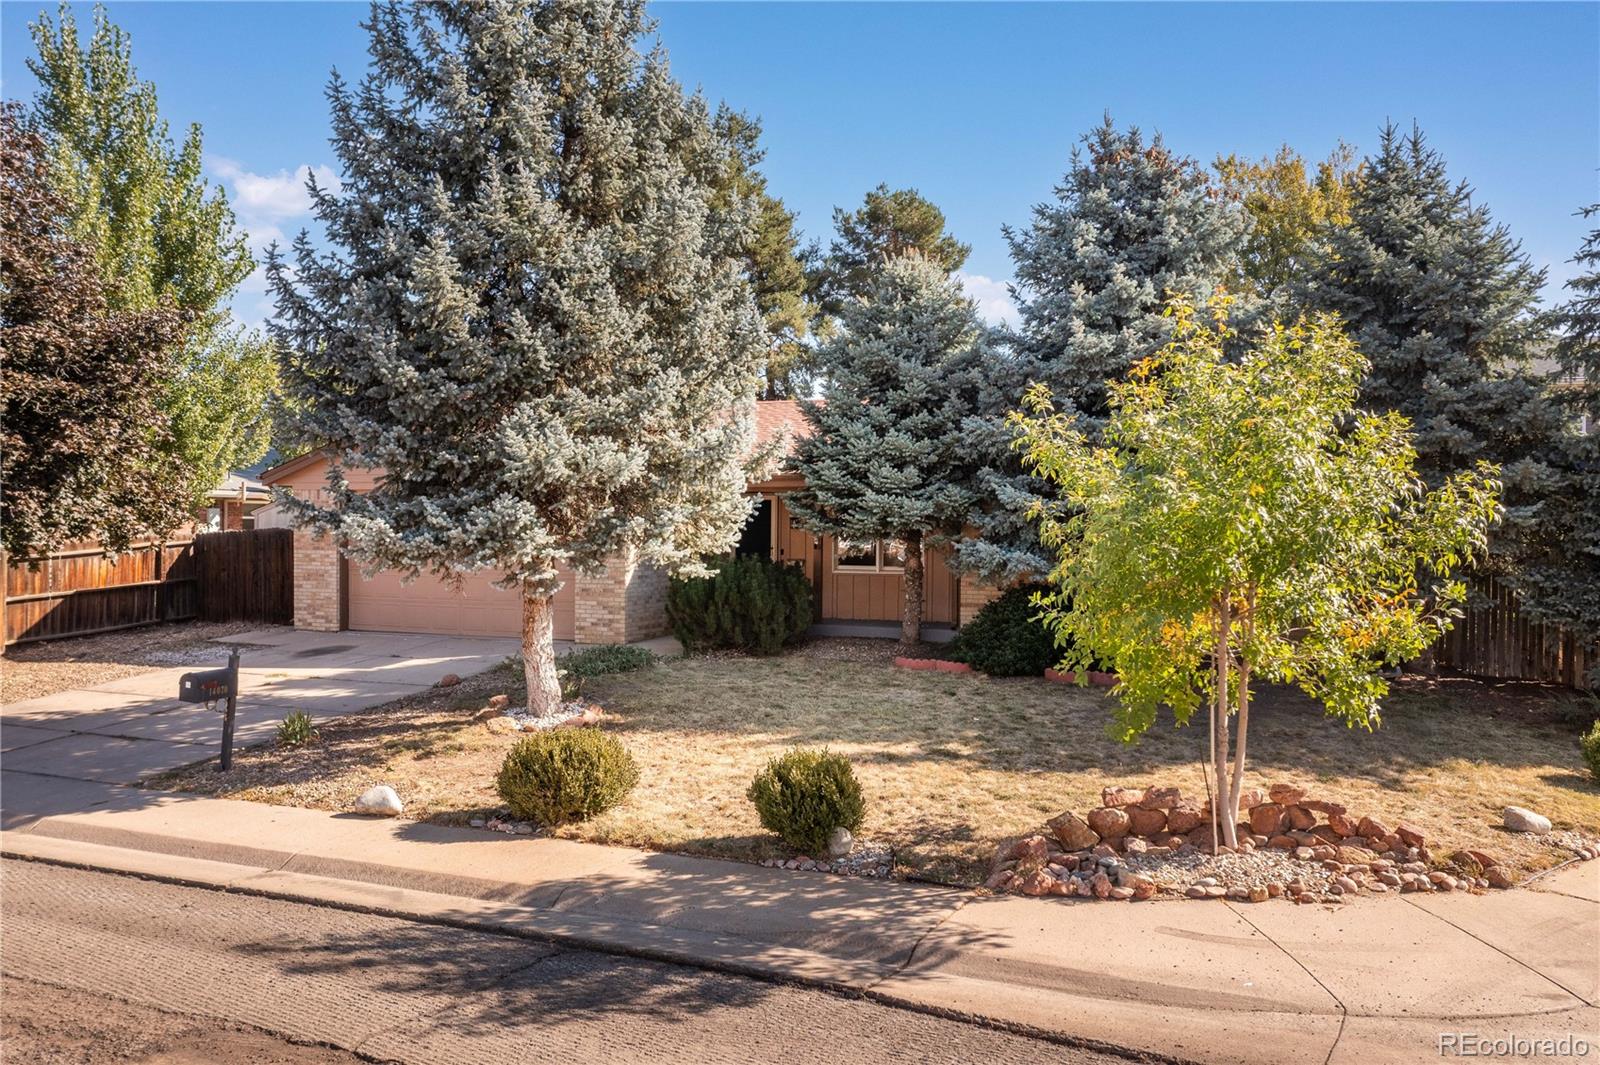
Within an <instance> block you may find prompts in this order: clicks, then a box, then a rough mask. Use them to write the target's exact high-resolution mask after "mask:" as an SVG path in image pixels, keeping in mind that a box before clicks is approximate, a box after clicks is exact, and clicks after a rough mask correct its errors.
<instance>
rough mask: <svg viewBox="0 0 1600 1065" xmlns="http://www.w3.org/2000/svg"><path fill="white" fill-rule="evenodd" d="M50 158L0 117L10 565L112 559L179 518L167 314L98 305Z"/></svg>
mask: <svg viewBox="0 0 1600 1065" xmlns="http://www.w3.org/2000/svg"><path fill="white" fill-rule="evenodd" d="M48 171H49V163H48V147H47V145H46V144H45V142H44V140H43V138H41V137H40V136H38V135H37V134H36V133H34V132H33V131H31V130H27V129H25V128H23V126H22V124H21V118H20V109H19V108H18V107H17V106H16V105H15V104H7V105H5V108H4V110H3V111H0V193H3V194H0V231H3V232H4V233H5V240H6V248H5V255H4V256H3V257H0V401H3V408H4V416H3V418H0V545H3V547H4V549H5V551H6V552H7V553H9V554H10V555H11V556H12V557H13V558H17V559H21V558H28V557H30V556H37V555H39V554H43V553H46V552H48V551H50V550H52V549H54V548H56V547H59V546H60V545H61V544H62V543H64V542H66V541H70V540H80V539H95V540H98V541H100V542H101V543H103V544H104V545H105V546H106V547H107V548H108V549H110V550H113V551H115V550H121V549H122V548H125V547H127V546H128V544H129V543H130V542H131V541H133V540H135V539H138V538H140V537H145V536H164V535H165V534H166V533H168V532H170V531H171V530H172V529H173V528H175V527H176V526H177V525H179V524H180V523H181V522H182V521H183V519H184V516H185V510H186V508H185V505H184V496H183V494H182V491H181V489H182V478H183V475H184V472H185V471H184V470H183V469H182V468H181V467H180V466H178V465H177V464H176V463H174V462H173V461H172V460H171V454H170V452H169V451H168V450H167V449H166V448H164V446H163V445H164V444H166V442H167V441H166V440H165V436H164V434H165V433H166V427H165V424H164V423H163V421H162V419H161V418H160V412H159V409H158V407H157V405H156V402H155V399H156V397H157V396H158V395H159V394H160V388H159V386H160V384H161V381H162V375H163V373H164V369H165V367H164V362H165V359H166V358H167V352H168V351H170V350H171V349H172V348H173V347H175V346H178V345H180V344H181V343H182V339H183V316H182V315H181V314H180V313H179V312H178V311H177V309H176V308H174V307H172V306H171V305H170V303H168V304H166V305H163V306H160V307H158V308H156V309H153V310H147V311H114V310H111V309H110V308H109V307H108V304H107V300H106V295H105V292H104V291H103V289H102V280H101V272H100V267H99V264H98V263H96V262H95V259H94V253H93V249H92V248H91V247H90V246H89V245H87V244H85V243H83V242H82V241H80V240H77V239H75V238H74V237H73V236H72V234H71V221H72V220H71V217H70V213H69V210H68V205H67V204H66V202H65V201H64V200H63V198H62V197H61V196H60V194H59V193H57V192H56V191H55V189H54V188H53V187H52V186H51V183H50V178H49V173H48Z"/></svg>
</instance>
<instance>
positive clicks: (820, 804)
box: [745, 748, 866, 854]
mask: <svg viewBox="0 0 1600 1065" xmlns="http://www.w3.org/2000/svg"><path fill="white" fill-rule="evenodd" d="M745 794H746V797H747V798H748V799H749V800H750V801H751V802H753V803H754V804H755V807H756V812H757V813H758V814H760V815H761V825H762V827H763V828H765V829H767V830H768V831H769V832H776V833H777V834H778V835H779V836H781V837H783V841H784V842H785V843H787V844H789V846H791V847H793V848H795V849H796V850H798V851H800V852H802V853H804V854H822V853H823V852H824V851H826V850H827V849H828V837H829V836H830V835H831V834H832V833H833V830H834V829H836V828H840V827H843V828H847V829H849V830H850V831H851V832H852V833H853V832H855V831H856V830H857V829H859V828H860V827H861V819H862V818H863V817H864V816H866V803H865V802H864V801H863V800H862V798H861V785H860V784H858V783H856V775H855V771H854V770H852V769H851V768H850V760H849V759H848V758H846V757H845V756H844V755H842V754H834V753H832V752H831V751H829V750H827V749H826V748H823V749H822V750H816V749H808V748H796V749H795V750H792V751H789V752H787V753H785V754H782V755H780V756H778V757H777V758H774V759H772V760H771V761H770V762H768V763H767V766H766V768H765V769H763V770H761V772H759V773H757V774H756V778H755V779H754V780H752V781H751V782H750V790H749V791H748V792H746V793H745Z"/></svg>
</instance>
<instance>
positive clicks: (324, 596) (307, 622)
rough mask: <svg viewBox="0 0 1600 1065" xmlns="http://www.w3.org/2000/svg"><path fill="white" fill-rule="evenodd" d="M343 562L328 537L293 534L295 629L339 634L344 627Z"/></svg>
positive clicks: (299, 532) (302, 532) (296, 531)
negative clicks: (341, 607) (342, 607)
mask: <svg viewBox="0 0 1600 1065" xmlns="http://www.w3.org/2000/svg"><path fill="white" fill-rule="evenodd" d="M343 583H344V560H343V559H342V558H340V557H339V550H338V548H336V547H334V546H333V540H332V539H331V538H330V537H327V536H322V537H316V536H312V535H311V534H310V533H308V532H305V531H302V530H300V529H296V530H295V531H294V627H295V628H297V629H311V630H313V631H315V632H338V631H339V630H340V629H341V628H342V627H343V621H344V619H343V616H342V611H341V610H340V606H341V602H342V599H343Z"/></svg>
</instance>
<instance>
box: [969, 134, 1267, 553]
mask: <svg viewBox="0 0 1600 1065" xmlns="http://www.w3.org/2000/svg"><path fill="white" fill-rule="evenodd" d="M1246 228H1247V222H1246V219H1245V217H1244V215H1243V212H1242V211H1241V210H1240V208H1239V207H1238V205H1237V204H1236V203H1232V202H1230V201H1228V200H1227V199H1226V198H1224V197H1223V196H1221V195H1220V193H1219V192H1218V190H1217V189H1216V188H1214V187H1213V186H1212V185H1211V183H1210V181H1209V179H1208V177H1207V175H1206V172H1205V171H1204V170H1203V169H1202V168H1201V167H1200V166H1199V165H1198V164H1196V163H1195V162H1194V161H1193V160H1191V159H1187V158H1183V157H1181V156H1178V155H1175V154H1174V153H1173V152H1172V151H1170V150H1169V149H1168V148H1167V147H1166V145H1165V144H1164V143H1163V142H1162V139H1161V137H1160V136H1159V135H1157V136H1156V137H1155V138H1153V139H1152V140H1150V141H1149V142H1146V140H1145V138H1144V136H1143V134H1141V133H1140V131H1139V130H1138V129H1128V130H1126V131H1123V130H1118V129H1117V128H1116V126H1115V125H1114V124H1113V123H1112V121H1111V118H1110V116H1109V115H1108V116H1107V117H1106V120H1105V122H1104V123H1102V124H1101V125H1100V126H1098V127H1097V128H1095V129H1094V130H1092V131H1090V132H1089V133H1088V134H1086V135H1085V136H1084V137H1083V139H1082V147H1081V149H1075V150H1074V151H1073V154H1072V162H1071V165H1070V166H1069V167H1068V169H1067V173H1066V176H1065V177H1064V178H1063V179H1062V181H1061V183H1060V185H1058V186H1057V188H1056V193H1055V200H1054V201H1053V202H1047V203H1042V204H1039V205H1037V206H1036V207H1034V209H1033V221H1032V223H1031V224H1030V225H1029V226H1028V227H1027V228H1026V229H1024V230H1020V231H1019V230H1015V229H1012V228H1010V227H1007V229H1006V230H1005V234H1006V239H1007V240H1008V241H1009V242H1010V245H1011V256H1012V259H1013V261H1014V262H1015V264H1016V277H1017V284H1016V286H1015V289H1014V295H1015V296H1016V298H1017V304H1018V311H1019V314H1020V324H1019V327H1018V330H1017V334H1016V336H1015V337H1014V338H1013V343H1014V346H1015V349H1016V360H1015V363H1014V371H1013V375H1014V378H1015V382H1014V383H1012V384H1011V385H1009V386H1007V388H1006V389H1005V390H1004V391H1005V393H1007V394H1006V404H1007V406H1008V407H1009V408H1015V407H1016V405H1017V404H1018V403H1019V402H1020V400H1021V391H1022V386H1024V385H1026V384H1027V383H1028V382H1029V381H1032V382H1037V383H1041V384H1044V385H1045V386H1047V387H1048V388H1049V389H1050V391H1051V393H1052V394H1053V395H1054V397H1055V401H1056V402H1057V403H1058V404H1059V405H1061V406H1062V407H1063V408H1064V409H1069V410H1072V411H1074V412H1075V413H1076V414H1077V415H1078V416H1079V417H1080V418H1081V419H1082V420H1083V426H1084V428H1085V429H1086V430H1088V431H1089V432H1091V433H1093V432H1095V431H1097V427H1098V426H1099V425H1101V424H1103V421H1104V419H1105V416H1106V414H1107V411H1108V408H1107V405H1106V400H1107V395H1108V392H1107V385H1108V382H1113V381H1118V380H1121V379H1123V378H1124V376H1125V375H1126V374H1127V372H1128V369H1129V367H1131V366H1132V365H1133V364H1134V363H1136V362H1138V361H1139V360H1141V359H1144V358H1147V357H1149V356H1150V355H1153V354H1154V353H1155V352H1157V351H1159V350H1160V349H1161V347H1162V346H1163V345H1165V344H1166V343H1167V342H1168V340H1170V339H1171V336H1172V329H1173V322H1172V319H1171V318H1170V317H1169V316H1168V315H1167V313H1166V309H1167V304H1168V301H1169V300H1170V299H1171V298H1173V297H1175V296H1187V297H1190V298H1191V299H1194V300H1201V301H1203V300H1206V299H1209V298H1210V297H1211V296H1212V295H1213V294H1214V293H1215V292H1216V291H1217V290H1218V289H1219V288H1220V287H1221V286H1223V285H1224V283H1225V282H1226V280H1227V279H1228V278H1229V277H1231V276H1234V275H1235V273H1236V271H1237V270H1238V268H1239V253H1240V247H1241V242H1242V240H1243V238H1244V235H1245V233H1246ZM1245 309H1246V307H1245V305H1244V304H1243V303H1242V302H1241V303H1239V304H1236V306H1235V310H1236V311H1237V312H1240V313H1241V314H1242V313H1243V311H1244V310H1245ZM1007 444H1008V442H1007ZM984 481H985V484H986V497H987V498H986V502H985V504H984V506H983V508H982V510H981V511H980V514H979V516H978V519H977V522H976V524H977V528H978V532H979V536H978V537H977V538H975V539H972V540H968V541H966V542H964V543H962V544H961V545H960V549H959V551H958V553H957V563H958V564H959V565H960V566H961V567H962V568H963V569H967V570H971V571H974V572H977V573H978V574H980V575H983V576H986V577H989V578H991V579H999V580H1009V579H1014V578H1017V577H1020V576H1023V575H1026V574H1029V573H1031V574H1035V575H1037V574H1041V573H1044V572H1046V571H1048V570H1049V568H1050V563H1049V560H1048V557H1047V555H1046V553H1044V552H1043V551H1042V550H1041V549H1040V546H1039V543H1038V539H1037V536H1036V534H1035V531H1034V529H1033V527H1032V526H1031V525H1030V523H1029V522H1028V521H1027V519H1026V515H1027V512H1028V509H1029V508H1030V506H1031V505H1032V504H1033V503H1034V501H1035V500H1036V499H1037V498H1039V493H1040V492H1041V491H1042V490H1043V488H1044V486H1043V485H1042V484H1041V482H1039V481H1038V480H1037V479H1035V478H1033V477H1031V476H1028V475H1026V474H1025V473H1024V472H1023V471H1022V469H1021V467H1020V465H1019V464H1018V463H1017V462H1016V460H1015V458H1014V457H1013V456H1012V455H1011V454H1010V448H1009V446H1002V448H1001V449H1000V450H999V451H998V452H997V453H996V454H995V455H994V456H993V459H992V463H991V465H990V468H989V470H988V471H987V472H986V473H985V475H984Z"/></svg>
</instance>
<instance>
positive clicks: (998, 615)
mask: <svg viewBox="0 0 1600 1065" xmlns="http://www.w3.org/2000/svg"><path fill="white" fill-rule="evenodd" d="M1046 590H1048V589H1047V588H1046V587H1045V586H1044V585H1042V584H1023V585H1018V586H1017V587H1015V588H1012V589H1010V590H1009V591H1007V592H1006V593H1005V594H1004V595H1002V596H1000V597H999V598H998V599H993V600H991V601H990V602H988V603H986V604H985V605H984V607H983V609H982V610H979V611H978V613H977V614H976V616H974V617H973V619H972V620H971V621H969V622H967V623H966V624H965V625H963V626H961V631H960V632H958V633H956V638H955V639H954V640H952V641H951V643H950V646H949V648H948V649H947V653H948V654H949V655H950V657H951V658H952V659H954V660H955V661H957V662H965V663H966V664H967V665H969V666H971V667H972V668H973V669H976V670H978V671H979V672H981V673H987V674H989V675H990V676H991V677H1037V676H1040V675H1041V674H1043V673H1044V671H1045V670H1046V669H1048V668H1050V667H1051V666H1053V665H1055V664H1056V663H1057V662H1059V661H1060V660H1061V649H1060V648H1058V647H1057V646H1056V640H1055V635H1054V634H1053V633H1052V632H1051V631H1050V630H1049V629H1047V628H1045V627H1044V624H1043V623H1042V622H1039V621H1035V620H1034V617H1035V615H1037V614H1038V613H1039V608H1038V607H1036V606H1034V605H1033V604H1032V603H1031V602H1030V600H1031V599H1032V598H1033V594H1034V593H1035V592H1039V591H1046Z"/></svg>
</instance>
